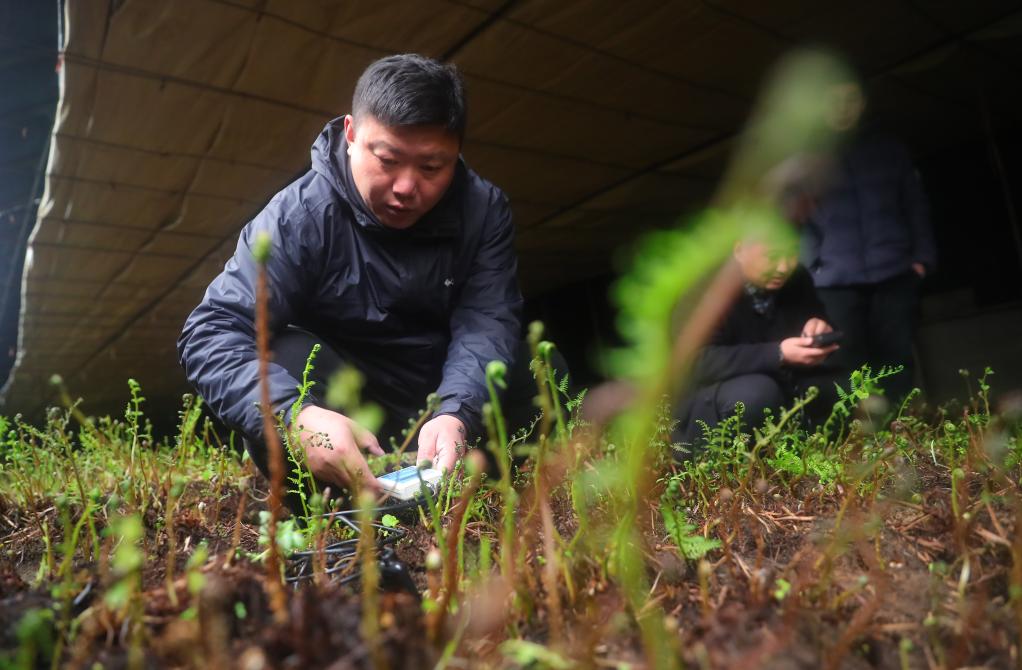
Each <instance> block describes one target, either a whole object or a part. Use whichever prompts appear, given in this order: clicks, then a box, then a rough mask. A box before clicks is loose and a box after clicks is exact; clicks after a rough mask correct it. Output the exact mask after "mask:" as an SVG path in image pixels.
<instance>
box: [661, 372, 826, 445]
mask: <svg viewBox="0 0 1022 670" xmlns="http://www.w3.org/2000/svg"><path fill="white" fill-rule="evenodd" d="M840 377H841V374H840V373H839V372H837V371H835V370H834V369H833V368H831V367H829V366H828V367H827V368H808V369H805V370H795V369H791V370H783V371H782V372H781V373H780V374H778V375H776V376H775V375H767V374H748V375H739V376H737V377H732V378H730V379H725V380H724V381H721V382H717V383H714V384H709V385H707V386H702V387H699V388H697V389H696V390H695V391H694V392H693V393H692V394H691V395H690V396H689V397H688V398H687V399H685V400H683V401H682V403H681V405H680V409H679V411H678V413H677V416H678V418H679V423H678V426H677V427H676V428H675V431H674V435H673V439H674V441H676V442H681V443H683V444H688V445H692V446H695V447H696V448H698V447H699V446H700V445H701V444H702V442H703V429H702V426H701V425H700V423H699V422H700V421H701V422H704V423H706V425H708V426H709V427H710V428H714V427H715V426H717V424H719V423H720V422H721V421H723V420H724V419H726V418H727V417H729V416H731V415H733V414H734V412H735V404H736V403H739V402H741V403H742V404H743V405H745V414H744V415H743V419H742V424H743V432H750V433H751V432H752V428H758V427H760V426H762V425H763V418H764V416H765V413H766V410H767V409H770V410H771V411H772V412H773V413H774V416H777V411H778V410H779V409H780V408H782V407H790V406H791V404H792V402H793V401H794V400H795V399H796V398H799V397H801V396H802V395H804V394H805V392H806V390H807V389H808V388H809V387H810V386H815V387H817V388H818V389H819V390H820V394H819V395H818V396H817V397H816V398H815V399H813V400H812V401H811V402H810V403H809V404H808V405H806V407H805V411H804V415H803V417H804V420H805V423H806V424H807V426H808V427H809V428H812V427H814V426H816V425H818V424H819V423H821V422H823V421H825V420H826V419H827V417H828V416H830V412H831V410H832V409H833V407H834V403H835V402H837V392H836V391H835V389H834V382H835V381H839V380H840Z"/></svg>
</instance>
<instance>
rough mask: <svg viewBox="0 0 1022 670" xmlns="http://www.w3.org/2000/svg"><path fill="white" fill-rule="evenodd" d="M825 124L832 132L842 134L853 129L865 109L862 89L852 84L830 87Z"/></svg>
mask: <svg viewBox="0 0 1022 670" xmlns="http://www.w3.org/2000/svg"><path fill="white" fill-rule="evenodd" d="M827 95H828V96H829V99H828V101H827V102H828V104H829V107H828V111H827V122H828V124H829V125H830V127H831V128H832V129H833V130H836V131H837V132H839V133H844V132H847V131H849V130H852V129H853V128H855V126H856V125H857V124H858V123H859V118H860V117H862V112H863V111H864V110H865V109H866V96H865V95H864V94H863V92H862V87H860V86H859V85H858V84H856V83H853V82H848V83H845V84H838V85H836V86H832V87H831V89H830V90H829V91H828V92H827Z"/></svg>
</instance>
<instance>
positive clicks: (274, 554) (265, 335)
mask: <svg viewBox="0 0 1022 670" xmlns="http://www.w3.org/2000/svg"><path fill="white" fill-rule="evenodd" d="M256 346H257V348H258V352H259V398H260V400H259V405H260V409H261V410H262V414H263V440H264V441H265V442H266V449H267V451H268V452H269V461H270V524H269V528H268V530H267V535H268V536H269V541H270V542H269V544H270V546H269V549H268V551H267V555H266V592H267V595H268V596H269V598H270V608H271V609H272V610H273V617H274V619H275V620H276V621H277V623H284V622H286V621H287V598H286V596H285V594H284V585H283V584H282V583H281V580H280V566H281V561H280V550H279V549H278V547H277V522H278V521H279V520H280V507H281V501H282V500H283V497H284V495H283V488H284V453H283V450H282V448H281V444H280V436H279V435H277V428H276V426H275V425H274V421H273V407H271V406H270V382H269V366H270V324H269V309H268V308H267V288H266V266H265V263H260V265H259V277H258V280H257V283H256Z"/></svg>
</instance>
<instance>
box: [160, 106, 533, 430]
mask: <svg viewBox="0 0 1022 670" xmlns="http://www.w3.org/2000/svg"><path fill="white" fill-rule="evenodd" d="M343 128H344V127H343V119H341V118H338V119H334V120H333V121H331V122H330V123H328V124H327V126H326V128H325V129H324V130H323V132H322V133H321V134H320V136H319V138H318V139H317V140H316V142H315V144H314V145H313V147H312V168H311V169H310V170H309V171H308V172H306V173H305V174H304V175H303V176H302V177H300V178H299V179H298V180H296V181H295V182H293V183H291V184H290V185H288V186H287V187H285V188H284V189H283V190H282V191H280V192H279V193H278V194H277V195H276V196H274V198H273V199H272V200H271V201H270V202H269V203H268V204H267V205H266V207H265V208H264V209H263V211H262V212H260V213H259V214H258V215H257V216H256V217H255V218H254V219H253V220H252V221H251V222H250V223H249V224H248V225H247V226H245V228H244V229H243V230H242V232H241V236H240V239H239V240H238V247H237V250H236V251H235V253H234V256H233V257H232V258H231V259H230V260H228V261H227V264H226V266H225V267H224V270H223V272H221V273H220V275H219V276H218V277H216V278H215V279H214V280H213V282H212V283H211V284H210V285H209V288H208V289H207V290H206V294H205V296H204V297H203V299H202V302H201V303H200V304H199V306H198V307H196V308H195V310H194V311H193V312H192V313H191V315H190V316H189V317H188V319H187V321H186V322H185V325H184V330H183V332H182V333H181V336H180V338H179V339H178V352H179V354H180V360H181V365H182V366H183V367H184V370H185V375H186V376H187V378H188V380H189V381H190V382H191V383H192V384H193V385H194V386H195V388H196V389H197V390H198V392H199V393H200V394H201V395H202V397H203V398H205V400H206V402H207V403H208V404H209V406H210V408H211V409H212V410H213V412H215V413H216V414H217V415H218V416H219V417H220V418H221V419H222V420H223V421H224V422H225V423H226V424H227V425H228V426H230V427H232V428H235V429H238V430H240V431H241V432H242V433H244V434H246V435H248V436H250V437H255V436H259V435H260V434H261V433H262V419H261V415H260V412H259V408H258V406H257V403H258V400H259V390H258V357H257V355H256V343H255V287H256V277H257V272H258V267H257V264H256V262H255V260H254V259H253V257H252V249H253V247H254V245H255V243H256V239H257V237H258V236H259V235H260V234H262V233H267V234H268V235H269V236H270V239H271V240H272V248H271V254H270V258H269V261H268V263H267V266H266V269H267V280H268V285H269V313H270V324H271V331H272V332H280V331H281V330H282V329H284V328H285V327H286V326H288V325H295V326H298V327H300V328H303V329H305V330H308V331H310V332H312V333H315V334H316V335H317V336H319V337H321V338H323V339H324V340H325V341H326V342H329V343H330V344H332V345H333V346H336V347H337V348H338V350H339V351H341V352H343V355H344V356H345V357H346V358H348V359H349V360H350V361H351V362H352V363H353V364H354V365H355V366H356V367H359V363H360V361H361V362H366V363H368V365H367V366H366V367H367V368H369V369H372V370H375V371H377V374H378V375H380V376H382V377H383V378H382V379H373V382H374V383H375V384H377V385H381V384H382V385H384V386H386V387H389V388H391V389H392V390H393V393H394V394H395V395H397V396H398V397H399V398H400V402H401V403H402V404H407V405H408V406H411V407H416V406H418V407H422V406H424V404H425V397H411V396H409V397H407V398H406V397H403V396H408V395H409V394H410V393H413V389H422V388H427V389H430V390H433V389H435V390H436V391H437V393H438V394H439V395H440V397H441V400H442V404H441V406H440V409H439V410H438V412H437V413H438V414H451V415H454V416H456V417H458V418H459V419H461V420H462V421H463V422H464V423H465V425H466V427H467V428H468V430H469V431H470V432H471V433H473V434H479V432H480V430H481V409H482V405H483V403H484V402H485V401H486V400H487V391H486V384H485V367H486V364H487V363H489V362H490V361H492V360H500V361H504V362H505V363H507V364H508V365H509V366H510V365H511V364H512V363H513V360H512V359H513V356H514V353H515V352H516V351H517V346H518V342H519V339H520V312H521V306H522V298H521V293H520V292H519V289H518V282H517V276H516V270H517V261H516V258H515V254H514V249H513V245H512V242H513V237H514V230H513V226H512V222H511V209H510V206H509V205H508V201H507V198H506V197H505V196H504V194H503V193H502V192H501V191H500V189H498V188H496V187H495V186H493V185H492V184H490V183H489V182H487V181H485V180H484V179H482V178H480V177H479V176H478V175H477V174H476V173H474V172H473V171H472V170H470V169H469V168H468V167H467V166H466V165H465V164H464V162H463V161H460V160H459V162H458V165H457V167H456V170H455V176H454V179H453V181H452V183H451V186H450V188H449V189H448V191H447V193H446V194H445V195H444V197H443V198H442V199H441V201H440V202H439V203H437V205H436V206H435V207H434V208H433V209H432V210H430V211H429V212H428V213H427V214H426V215H425V216H423V218H422V219H420V220H419V221H418V222H417V223H416V224H415V225H414V226H412V227H411V228H408V229H406V230H394V229H389V228H386V227H384V226H383V225H382V224H381V223H380V222H379V221H378V220H377V219H376V217H375V216H374V215H373V214H372V213H371V212H370V210H369V208H368V207H367V206H366V205H365V203H364V201H363V200H362V197H361V195H359V193H358V190H357V189H356V188H355V184H354V181H353V180H352V176H351V172H350V169H349V165H348V155H347V150H346V149H347V144H346V141H345V139H344V132H343ZM269 385H270V400H271V403H272V405H273V408H274V411H275V412H280V411H282V410H285V409H288V408H290V406H291V404H292V403H293V402H294V401H296V400H297V399H298V385H299V380H297V379H295V378H294V377H293V376H292V375H290V374H289V373H288V372H287V371H286V370H284V368H283V367H281V366H279V365H275V364H273V363H271V364H270V371H269ZM322 390H323V389H313V391H314V392H318V391H322ZM306 403H307V404H310V403H311V404H320V399H319V398H317V397H316V396H315V395H312V396H310V397H309V398H307V400H306Z"/></svg>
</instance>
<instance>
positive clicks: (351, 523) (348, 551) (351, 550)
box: [285, 498, 425, 596]
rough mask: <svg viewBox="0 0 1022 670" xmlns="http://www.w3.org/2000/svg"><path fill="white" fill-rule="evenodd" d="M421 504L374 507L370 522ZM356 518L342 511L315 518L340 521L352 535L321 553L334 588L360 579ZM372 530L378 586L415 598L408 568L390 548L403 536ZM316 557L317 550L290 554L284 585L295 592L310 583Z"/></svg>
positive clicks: (354, 512)
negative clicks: (336, 585) (334, 583)
mask: <svg viewBox="0 0 1022 670" xmlns="http://www.w3.org/2000/svg"><path fill="white" fill-rule="evenodd" d="M424 504H425V501H424V500H423V499H422V498H413V499H411V500H405V501H400V502H397V503H394V504H392V505H384V506H381V507H376V508H374V509H373V510H372V514H373V517H374V518H379V517H382V516H383V515H384V514H405V513H409V512H411V510H414V509H419V508H420V507H421V506H422V505H424ZM357 514H358V510H344V511H341V512H331V513H330V514H322V515H320V516H319V517H316V518H321V519H331V520H337V521H340V522H342V523H343V524H344V526H346V527H347V529H348V530H350V531H351V532H353V533H354V534H355V537H352V538H349V539H347V540H341V541H339V542H333V543H331V544H328V545H327V546H325V547H324V548H323V550H322V554H323V562H324V567H325V569H324V574H326V575H327V576H328V577H329V578H330V580H331V581H334V582H336V583H338V584H349V583H351V582H354V581H357V580H358V579H359V578H360V577H361V569H360V568H359V565H358V562H357V560H356V558H357V552H358V543H359V541H360V539H359V536H360V535H361V532H362V531H361V527H360V526H359V524H358V523H357V522H356V521H355V520H354V519H353V518H352V517H354V516H355V515H357ZM372 526H373V528H375V529H376V534H377V540H376V548H377V563H378V564H379V567H380V576H381V586H383V587H384V588H387V589H392V590H403V591H407V592H409V593H412V594H413V595H415V596H418V590H417V589H416V588H415V584H414V582H413V581H412V579H411V576H410V574H409V571H408V566H407V565H406V564H405V563H404V562H402V561H401V560H400V559H399V558H398V557H397V554H396V552H395V551H394V547H393V546H392V545H394V544H396V543H397V541H398V540H400V539H401V538H403V537H405V536H406V535H407V533H406V532H405V531H404V530H402V529H400V528H391V527H388V526H384V525H383V524H382V523H373V524H372ZM318 553H320V550H318V549H307V550H302V551H295V552H292V553H291V554H290V555H289V556H288V557H287V560H286V567H285V571H286V574H285V582H286V583H288V584H291V585H293V586H294V587H295V588H297V587H298V586H299V585H300V584H301V583H303V582H305V581H308V580H310V579H312V578H313V576H314V574H315V571H314V569H313V560H314V558H315V556H316V555H317V554H318Z"/></svg>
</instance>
